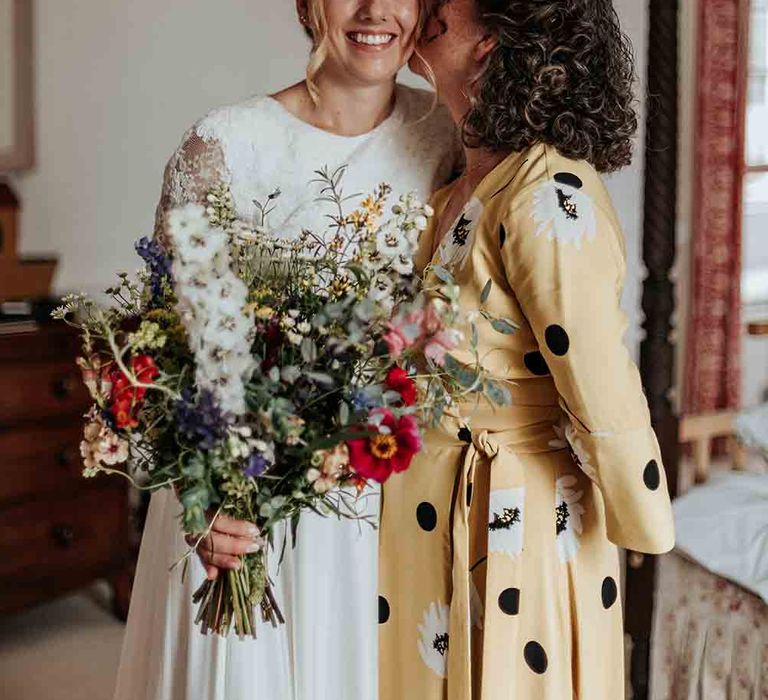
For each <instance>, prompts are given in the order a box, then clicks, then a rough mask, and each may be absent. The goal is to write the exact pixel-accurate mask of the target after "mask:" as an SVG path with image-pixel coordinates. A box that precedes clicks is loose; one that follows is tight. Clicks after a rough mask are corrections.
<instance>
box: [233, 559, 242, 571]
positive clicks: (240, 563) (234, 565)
mask: <svg viewBox="0 0 768 700" xmlns="http://www.w3.org/2000/svg"><path fill="white" fill-rule="evenodd" d="M242 565H243V563H242V562H241V561H236V562H235V563H234V564H232V568H233V569H235V570H238V569H240V567H241V566H242Z"/></svg>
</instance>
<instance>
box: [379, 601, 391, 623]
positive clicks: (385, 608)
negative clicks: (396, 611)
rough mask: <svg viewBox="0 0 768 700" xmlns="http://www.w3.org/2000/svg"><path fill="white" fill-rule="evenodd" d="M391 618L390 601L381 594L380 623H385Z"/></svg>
mask: <svg viewBox="0 0 768 700" xmlns="http://www.w3.org/2000/svg"><path fill="white" fill-rule="evenodd" d="M388 620H389V603H388V602H387V599H386V598H385V597H384V596H383V595H380V596H379V624H380V625H383V624H384V623H385V622H387V621H388Z"/></svg>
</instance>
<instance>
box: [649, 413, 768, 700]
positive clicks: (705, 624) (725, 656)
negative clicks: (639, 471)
mask: <svg viewBox="0 0 768 700" xmlns="http://www.w3.org/2000/svg"><path fill="white" fill-rule="evenodd" d="M737 425H738V418H737V417H736V416H734V415H733V414H730V413H723V414H713V415H709V416H699V417H694V418H688V419H684V420H683V421H682V422H681V428H680V434H681V442H682V443H691V444H692V447H693V449H692V460H682V461H681V462H680V467H679V470H678V476H679V485H680V488H679V491H680V492H681V493H683V495H682V496H681V497H680V498H679V499H677V500H676V502H675V520H676V525H677V529H678V546H677V548H676V549H675V551H674V552H672V553H671V554H668V555H666V556H663V557H660V558H659V559H658V561H657V565H656V570H657V571H656V597H655V605H654V610H653V637H652V645H651V690H650V697H651V698H652V699H653V700H720V699H722V700H768V603H767V602H766V601H768V474H767V473H766V470H765V462H764V460H763V459H762V458H761V457H759V456H757V452H754V451H748V450H746V449H745V448H744V447H743V446H742V445H741V444H740V443H737V442H736V441H734V440H733V439H732V432H733V430H734V429H735V428H736V426H737ZM723 438H725V439H727V440H728V441H729V444H728V449H727V451H726V456H725V458H724V459H721V460H720V461H718V462H712V460H711V459H710V455H711V453H712V444H713V441H714V440H715V439H723Z"/></svg>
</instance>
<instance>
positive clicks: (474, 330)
mask: <svg viewBox="0 0 768 700" xmlns="http://www.w3.org/2000/svg"><path fill="white" fill-rule="evenodd" d="M469 327H470V329H471V332H472V335H471V338H470V342H471V343H472V347H473V348H476V347H477V344H478V343H479V342H480V334H479V333H478V332H477V324H476V323H470V324H469Z"/></svg>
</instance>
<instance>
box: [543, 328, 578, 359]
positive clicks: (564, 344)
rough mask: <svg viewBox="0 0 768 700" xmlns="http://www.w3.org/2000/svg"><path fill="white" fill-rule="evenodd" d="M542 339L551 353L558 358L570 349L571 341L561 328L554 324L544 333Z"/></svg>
mask: <svg viewBox="0 0 768 700" xmlns="http://www.w3.org/2000/svg"><path fill="white" fill-rule="evenodd" d="M544 339H545V340H546V341H547V347H548V348H549V349H550V350H551V351H552V354H554V355H557V356H558V357H562V356H563V355H565V354H566V353H567V352H568V349H569V348H570V347H571V339H570V338H569V337H568V334H567V333H566V332H565V328H563V327H562V326H558V325H555V324H553V325H551V326H549V327H548V328H547V330H546V331H545V333H544Z"/></svg>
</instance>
